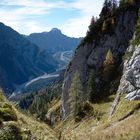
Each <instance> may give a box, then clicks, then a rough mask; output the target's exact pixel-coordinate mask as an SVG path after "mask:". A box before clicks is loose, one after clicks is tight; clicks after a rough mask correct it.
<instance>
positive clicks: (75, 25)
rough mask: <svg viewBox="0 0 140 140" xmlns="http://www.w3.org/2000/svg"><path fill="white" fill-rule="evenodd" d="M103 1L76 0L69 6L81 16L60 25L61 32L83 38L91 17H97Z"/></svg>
mask: <svg viewBox="0 0 140 140" xmlns="http://www.w3.org/2000/svg"><path fill="white" fill-rule="evenodd" d="M103 1H104V0H76V1H75V2H73V3H71V4H70V5H69V6H71V8H75V9H79V10H80V11H81V16H80V17H78V18H73V19H69V20H68V21H67V22H66V23H65V24H64V25H61V26H60V28H61V29H62V31H63V32H64V33H65V34H67V35H69V36H75V37H81V36H85V35H86V32H87V29H88V26H89V24H90V20H91V18H92V16H95V17H96V16H98V15H99V13H100V11H101V8H102V3H103Z"/></svg>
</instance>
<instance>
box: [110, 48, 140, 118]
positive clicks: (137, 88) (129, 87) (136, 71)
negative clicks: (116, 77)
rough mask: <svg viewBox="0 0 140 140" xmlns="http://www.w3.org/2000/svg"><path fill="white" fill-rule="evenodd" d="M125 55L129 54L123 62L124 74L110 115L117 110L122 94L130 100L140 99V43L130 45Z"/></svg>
mask: <svg viewBox="0 0 140 140" xmlns="http://www.w3.org/2000/svg"><path fill="white" fill-rule="evenodd" d="M125 55H128V56H127V59H125V60H124V62H123V74H122V77H121V80H120V85H119V87H118V91H117V96H116V98H115V100H114V102H113V104H112V107H111V110H110V117H111V116H112V115H113V113H114V112H115V110H116V108H117V105H118V103H119V101H120V98H121V97H122V96H125V98H126V99H127V100H129V101H132V100H140V45H138V46H132V45H130V46H129V47H128V49H127V52H126V54H125Z"/></svg>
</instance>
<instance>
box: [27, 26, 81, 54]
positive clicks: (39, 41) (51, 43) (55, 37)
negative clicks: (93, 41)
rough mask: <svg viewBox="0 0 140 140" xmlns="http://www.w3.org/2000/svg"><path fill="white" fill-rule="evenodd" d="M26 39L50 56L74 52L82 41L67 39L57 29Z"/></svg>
mask: <svg viewBox="0 0 140 140" xmlns="http://www.w3.org/2000/svg"><path fill="white" fill-rule="evenodd" d="M27 38H28V39H29V40H30V41H31V42H33V43H34V44H36V45H37V46H39V47H40V48H41V49H42V50H47V52H49V53H52V54H55V53H56V52H64V51H70V50H74V49H75V48H76V47H77V45H78V44H79V43H80V41H81V39H82V38H71V37H68V36H66V35H64V34H62V32H61V30H59V29H57V28H53V29H52V30H51V31H49V32H43V33H33V34H30V35H29V36H27Z"/></svg>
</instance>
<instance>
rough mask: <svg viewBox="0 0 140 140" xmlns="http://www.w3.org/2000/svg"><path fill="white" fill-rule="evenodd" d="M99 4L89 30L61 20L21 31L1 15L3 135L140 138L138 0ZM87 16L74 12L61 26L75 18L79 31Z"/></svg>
mask: <svg viewBox="0 0 140 140" xmlns="http://www.w3.org/2000/svg"><path fill="white" fill-rule="evenodd" d="M15 1H16V0H15ZM27 1H28V0H27ZM30 2H31V1H30ZM31 3H32V2H31ZM31 3H29V1H28V2H27V3H26V6H27V5H29V7H32V5H31ZM37 3H39V4H38V6H39V7H40V8H42V7H43V8H44V9H45V11H46V7H44V5H45V6H49V7H47V8H51V7H53V8H54V6H56V5H55V3H49V1H48V3H46V1H41V3H40V1H38V2H37ZM99 3H100V1H96V2H95V1H90V0H89V1H88V0H87V1H69V2H66V1H61V2H60V3H57V7H56V9H57V10H60V11H59V12H60V13H61V12H62V11H63V10H64V11H63V12H65V14H66V13H67V12H72V13H71V14H70V15H69V16H73V12H74V13H76V10H77V9H78V10H79V9H80V10H81V9H82V13H84V15H86V16H88V14H89V13H90V14H91V13H92V14H94V12H96V10H97V9H96V8H95V7H94V8H95V11H94V9H93V7H92V4H93V5H97V4H99ZM12 4H13V3H12ZM14 4H15V3H14ZM47 4H50V5H47ZM65 4H66V5H65ZM86 4H87V5H86ZM24 6H25V5H24ZM34 6H35V5H34ZM38 6H37V7H38ZM61 6H62V7H61ZM67 6H68V7H67ZM77 6H78V8H77V9H75V7H77ZM37 7H34V8H37ZM65 7H66V9H67V8H68V9H67V10H66V9H65ZM71 7H72V9H69V8H71ZM53 8H52V9H53ZM83 8H84V9H83ZM90 8H91V9H90ZM19 9H20V7H19ZM54 9H55V8H54ZM56 9H55V10H56ZM61 10H62V11H61ZM45 11H41V12H43V14H44V12H45ZM100 11H101V12H100V13H99V16H98V17H94V16H92V17H91V21H90V22H89V26H88V29H87V32H86V35H85V37H69V36H67V35H65V34H63V33H62V31H61V30H60V29H58V28H52V29H51V30H50V31H44V32H39V33H37V32H36V33H30V34H29V35H22V34H20V33H18V32H17V31H15V30H14V29H12V28H11V27H9V26H7V25H5V24H3V23H0V86H1V90H0V140H140V1H139V0H119V1H117V0H104V3H103V5H102V8H101V9H100ZM34 12H35V11H34ZM37 12H40V11H37ZM53 12H55V11H53ZM59 12H58V13H57V14H59ZM48 14H50V15H51V14H52V13H51V12H50V13H48ZM61 14H62V13H61ZM66 15H67V14H66ZM74 15H75V16H76V14H74ZM42 16H43V15H42ZM53 16H54V15H52V17H51V18H53ZM67 16H68V15H67ZM78 16H79V14H78ZM38 17H39V18H41V17H40V16H39V15H38ZM46 17H48V18H49V15H46ZM60 17H61V16H60ZM60 17H59V16H57V17H56V18H55V20H54V19H53V23H54V21H55V24H56V25H57V24H58V23H59V21H60ZM32 18H33V17H32ZM61 18H64V17H61ZM65 18H66V17H65ZM77 19H78V20H79V19H81V18H79V17H77ZM38 20H39V19H38ZM45 20H46V21H47V20H48V19H45V18H44V19H43V20H42V21H40V23H41V22H43V21H45ZM83 20H86V22H87V17H86V18H84V19H83V18H82V19H81V20H80V21H78V22H77V20H76V21H75V19H73V18H72V19H71V18H69V20H68V21H69V24H67V23H65V22H64V21H63V23H61V24H62V25H63V26H66V25H67V28H66V29H65V28H62V30H64V31H65V32H66V31H70V30H71V28H70V27H71V25H73V23H72V22H74V23H75V24H74V26H73V29H72V30H71V32H74V33H76V31H77V33H78V31H79V30H80V27H81V26H80V25H81V24H82V25H84V23H86V22H84V21H83ZM57 22H58V23H57ZM79 22H80V24H79ZM55 24H52V25H55ZM65 24H66V25H65ZM77 25H78V26H79V27H78V26H77ZM44 26H45V25H43V27H44ZM75 26H76V28H75ZM58 27H61V26H58ZM69 28H70V29H69ZM43 29H44V28H43ZM79 32H80V31H79ZM80 33H81V36H82V30H81V32H80Z"/></svg>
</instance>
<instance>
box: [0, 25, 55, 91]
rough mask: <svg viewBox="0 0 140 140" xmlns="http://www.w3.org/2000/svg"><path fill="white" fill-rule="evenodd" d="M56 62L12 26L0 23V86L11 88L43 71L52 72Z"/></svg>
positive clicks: (6, 88)
mask: <svg viewBox="0 0 140 140" xmlns="http://www.w3.org/2000/svg"><path fill="white" fill-rule="evenodd" d="M56 68H57V62H56V61H55V60H54V59H53V57H52V56H51V55H50V54H49V53H46V52H43V51H41V50H40V49H39V48H38V47H37V46H36V45H34V44H32V43H30V41H29V40H28V39H27V38H25V37H24V36H23V35H20V34H19V33H18V32H16V31H14V30H13V29H12V28H10V27H8V26H6V25H4V24H3V23H0V86H1V87H2V88H4V89H5V90H9V89H10V90H11V89H14V88H15V87H16V85H20V84H22V83H24V82H26V81H28V80H29V79H31V78H33V77H36V76H39V75H41V74H43V73H44V72H47V73H48V72H53V71H55V69H56Z"/></svg>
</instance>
